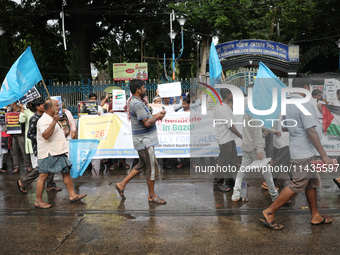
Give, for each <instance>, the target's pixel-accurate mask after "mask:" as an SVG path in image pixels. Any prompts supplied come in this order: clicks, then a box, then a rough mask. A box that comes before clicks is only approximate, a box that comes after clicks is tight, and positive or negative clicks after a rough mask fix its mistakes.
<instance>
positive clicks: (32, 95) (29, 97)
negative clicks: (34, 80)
mask: <svg viewBox="0 0 340 255" xmlns="http://www.w3.org/2000/svg"><path fill="white" fill-rule="evenodd" d="M39 97H40V94H39V91H38V90H37V88H36V87H33V88H31V89H30V90H29V91H27V93H26V94H25V95H24V96H23V97H22V98H20V99H19V100H18V101H19V103H20V104H27V103H29V102H31V101H33V100H34V99H36V98H39Z"/></svg>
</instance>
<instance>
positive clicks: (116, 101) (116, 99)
mask: <svg viewBox="0 0 340 255" xmlns="http://www.w3.org/2000/svg"><path fill="white" fill-rule="evenodd" d="M125 104H126V96H125V90H117V89H114V90H112V109H113V110H114V111H124V106H125Z"/></svg>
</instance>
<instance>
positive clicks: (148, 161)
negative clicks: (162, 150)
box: [134, 146, 159, 181]
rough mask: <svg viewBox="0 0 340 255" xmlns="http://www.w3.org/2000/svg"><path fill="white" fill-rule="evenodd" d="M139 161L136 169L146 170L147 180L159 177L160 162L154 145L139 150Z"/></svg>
mask: <svg viewBox="0 0 340 255" xmlns="http://www.w3.org/2000/svg"><path fill="white" fill-rule="evenodd" d="M137 152H138V155H139V161H138V163H137V165H135V167H134V169H135V170H137V171H139V172H141V173H142V172H144V171H145V175H146V179H147V180H151V181H154V180H156V178H157V177H158V171H159V170H158V163H157V160H156V155H155V148H154V147H153V146H151V147H148V148H145V149H143V150H138V151H137Z"/></svg>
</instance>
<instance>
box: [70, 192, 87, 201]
mask: <svg viewBox="0 0 340 255" xmlns="http://www.w3.org/2000/svg"><path fill="white" fill-rule="evenodd" d="M86 196H87V194H83V195H77V197H76V198H73V199H70V203H74V202H77V201H79V200H81V199H83V198H84V197H86Z"/></svg>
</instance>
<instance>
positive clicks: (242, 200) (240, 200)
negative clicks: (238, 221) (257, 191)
mask: <svg viewBox="0 0 340 255" xmlns="http://www.w3.org/2000/svg"><path fill="white" fill-rule="evenodd" d="M231 201H232V202H248V199H247V198H242V197H240V198H239V199H238V200H231Z"/></svg>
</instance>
